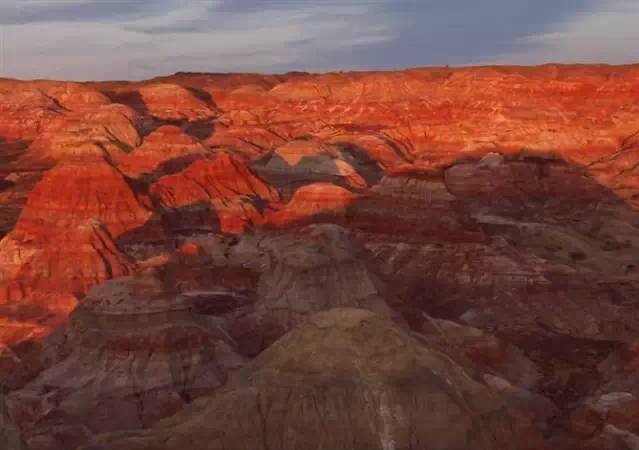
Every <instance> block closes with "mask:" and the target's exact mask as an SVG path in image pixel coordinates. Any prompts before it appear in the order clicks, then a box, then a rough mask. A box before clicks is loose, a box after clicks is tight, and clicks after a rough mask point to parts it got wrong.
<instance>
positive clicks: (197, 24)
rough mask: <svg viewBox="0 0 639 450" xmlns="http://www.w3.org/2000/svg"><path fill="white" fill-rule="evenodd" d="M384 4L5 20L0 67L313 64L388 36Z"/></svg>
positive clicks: (104, 72)
mask: <svg viewBox="0 0 639 450" xmlns="http://www.w3.org/2000/svg"><path fill="white" fill-rule="evenodd" d="M383 3H384V2H373V3H372V4H368V3H366V2H364V3H357V4H349V3H348V2H345V3H339V4H338V3H332V2H325V3H322V2H317V4H316V3H311V2H301V3H298V4H295V5H294V6H290V7H288V8H283V7H282V4H277V5H275V6H274V7H273V8H271V9H268V8H267V9H262V10H259V9H257V8H254V9H247V10H245V11H243V12H232V11H224V10H221V11H216V8H219V7H220V6H221V5H222V2H221V1H216V0H198V1H187V0H184V1H180V2H177V1H176V2H173V5H172V8H169V9H167V10H164V11H161V12H154V13H153V14H148V15H145V16H143V17H137V18H134V19H130V20H120V21H110V20H102V19H98V18H95V19H93V20H86V21H76V22H75V23H74V24H73V26H64V23H61V22H58V21H43V22H39V21H35V22H33V23H28V24H19V25H18V24H13V25H7V26H4V27H3V30H2V31H3V34H4V39H5V41H7V42H10V43H11V45H8V46H5V51H4V62H3V66H2V67H0V70H1V71H2V72H3V73H5V72H6V73H9V74H11V75H13V76H18V77H33V76H36V77H39V76H46V77H53V78H65V79H81V80H83V79H106V78H127V79H131V78H144V77H151V76H155V75H158V74H162V73H166V72H174V71H178V70H191V71H224V72H226V71H274V70H278V69H280V68H282V67H298V68H312V66H313V64H314V58H315V57H316V56H318V55H321V56H322V57H330V56H331V55H332V54H336V53H339V52H340V51H342V50H344V49H346V50H350V49H352V48H354V47H358V46H364V45H374V44H375V43H379V42H383V41H386V40H390V39H393V38H394V34H393V29H394V28H395V27H394V26H393V25H392V23H390V21H389V20H387V19H386V18H384V17H383V15H380V14H375V10H376V8H378V7H379V5H381V4H383ZM369 13H373V14H370V15H369Z"/></svg>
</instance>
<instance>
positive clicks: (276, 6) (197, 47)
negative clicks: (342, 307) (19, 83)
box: [0, 0, 639, 80]
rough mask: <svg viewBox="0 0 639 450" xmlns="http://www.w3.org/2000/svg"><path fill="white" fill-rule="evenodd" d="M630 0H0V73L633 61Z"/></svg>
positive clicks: (637, 15)
mask: <svg viewBox="0 0 639 450" xmlns="http://www.w3.org/2000/svg"><path fill="white" fill-rule="evenodd" d="M637 24H639V0H534V1H533V0H530V1H524V0H340V1H338V0H314V1H311V0H297V1H293V0H0V76H9V77H18V78H58V79H77V80H88V79H93V80H95V79H142V78H148V77H152V76H155V75H160V74H168V73H172V72H176V71H203V72H236V71H247V72H282V71H287V70H308V71H328V70H361V69H390V68H401V67H414V66H427V65H447V64H448V65H470V64H510V63H512V64H540V63H545V62H605V63H628V62H639V45H637V42H639V25H637Z"/></svg>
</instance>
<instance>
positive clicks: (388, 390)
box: [101, 309, 541, 450]
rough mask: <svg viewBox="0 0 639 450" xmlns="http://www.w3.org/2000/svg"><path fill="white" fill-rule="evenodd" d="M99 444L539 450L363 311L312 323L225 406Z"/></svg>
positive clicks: (485, 395)
mask: <svg viewBox="0 0 639 450" xmlns="http://www.w3.org/2000/svg"><path fill="white" fill-rule="evenodd" d="M408 398H410V399H411V400H410V401H407V400H406V399H408ZM426 405H429V406H426ZM211 418H215V420H211ZM329 430H330V432H329ZM101 443H102V444H101V445H103V446H104V447H105V448H109V449H112V450H117V449H125V448H126V449H127V450H133V449H167V450H168V449H173V448H175V449H177V448H184V447H185V446H191V447H196V448H201V449H222V448H226V449H235V448H244V447H246V446H247V445H248V446H249V447H250V448H278V449H281V450H286V449H299V448H306V449H314V448H340V449H342V448H343V449H353V450H355V449H361V448H366V449H390V448H411V447H413V448H426V447H429V446H432V445H436V446H437V448H441V449H449V448H450V449H453V448H469V449H491V450H492V449H494V448H496V447H497V448H502V447H504V448H505V447H509V448H522V449H524V448H526V449H530V448H539V447H541V442H540V438H539V436H538V435H537V434H536V433H535V432H534V431H533V430H532V429H531V428H530V426H529V425H528V424H527V423H526V421H525V420H522V419H520V418H518V417H517V415H516V414H513V412H512V411H509V410H508V409H507V408H506V409H504V408H503V405H501V404H500V400H499V397H497V396H495V395H494V394H492V393H491V392H490V391H489V390H488V389H487V388H486V387H484V386H482V385H480V384H478V383H476V382H474V381H472V380H471V379H470V378H469V377H468V375H466V374H465V373H464V372H463V370H461V369H460V368H459V367H458V366H456V365H455V364H453V363H451V362H450V361H449V360H447V359H445V358H442V357H441V356H440V355H438V354H437V353H436V352H433V351H431V350H429V349H428V348H426V347H424V346H422V345H421V344H420V343H419V342H418V341H417V340H415V339H414V338H413V337H411V336H410V335H408V334H406V333H405V332H404V331H402V330H401V329H399V328H398V327H397V326H395V325H393V324H391V323H390V322H388V321H387V320H385V319H383V318H380V317H379V316H376V315H375V314H373V313H371V312H368V311H362V310H357V309H334V310H331V311H328V312H324V313H320V314H318V315H316V316H313V318H312V319H311V320H310V321H309V323H308V324H306V325H304V326H302V327H300V328H297V329H296V330H294V331H292V332H291V333H290V334H288V335H286V336H284V337H283V338H282V339H280V340H279V341H277V342H276V343H275V344H273V345H272V346H271V347H270V348H269V349H268V350H266V351H265V352H264V353H262V354H261V355H260V356H259V357H258V358H256V360H255V361H254V363H252V364H251V366H250V367H247V368H246V369H244V370H243V371H241V372H240V373H239V374H238V376H237V377H236V378H235V379H234V380H233V381H232V382H230V383H229V384H228V385H227V386H225V387H224V388H223V389H222V390H221V391H220V392H219V393H217V394H216V395H215V396H213V397H206V398H202V399H201V400H199V401H197V402H196V403H195V404H194V405H192V406H191V407H188V408H186V409H185V410H184V411H182V412H181V413H179V414H177V415H176V416H174V417H172V418H171V419H168V420H166V421H163V422H161V423H160V424H158V425H157V426H156V427H154V428H153V429H151V430H149V431H147V432H143V433H136V434H134V435H129V436H126V435H122V434H119V435H118V434H114V435H110V436H106V437H103V438H102V439H101Z"/></svg>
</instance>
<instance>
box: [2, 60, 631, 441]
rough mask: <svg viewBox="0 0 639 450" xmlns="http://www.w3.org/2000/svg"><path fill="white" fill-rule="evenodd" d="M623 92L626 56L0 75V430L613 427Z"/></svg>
mask: <svg viewBox="0 0 639 450" xmlns="http://www.w3.org/2000/svg"><path fill="white" fill-rule="evenodd" d="M638 99H639V67H637V66H561V65H546V66H538V67H517V68H509V67H482V68H464V69H448V68H439V69H414V70H406V71H401V72H362V73H331V74H324V75H312V74H306V73H288V74H285V75H252V74H238V75H207V74H195V73H191V74H190V73H179V74H176V75H173V76H169V77H161V78H156V79H153V80H149V81H144V82H100V83H85V84H79V83H67V82H50V81H34V82H22V81H12V80H2V81H0V160H1V165H0V233H1V240H0V344H1V350H0V381H1V383H2V386H3V388H4V389H5V392H6V394H7V395H6V396H4V397H3V403H0V406H2V409H0V413H1V415H0V418H1V419H2V421H1V422H0V438H2V439H4V437H7V438H6V439H5V440H7V442H11V444H10V445H11V446H10V447H9V448H11V449H13V448H16V449H18V448H30V449H31V450H39V449H42V450H45V449H46V450H57V449H68V448H83V449H88V448H105V449H109V450H111V449H134V448H135V449H137V448H140V449H181V448H184V447H186V446H188V445H191V446H192V447H193V448H198V449H199V448H202V449H204V448H206V449H209V448H210V449H223V448H225V449H235V448H238V449H239V448H245V447H246V446H249V447H251V448H271V449H273V448H278V449H283V450H284V449H298V448H310V449H313V448H318V449H319V448H353V449H360V448H366V449H369V448H380V449H384V450H386V449H400V448H417V449H419V448H432V447H428V446H427V445H426V444H425V442H427V441H428V442H434V443H433V445H436V446H437V448H441V449H456V448H471V449H486V450H488V449H494V448H506V446H512V445H515V447H514V448H521V449H522V450H523V449H529V448H538V449H542V448H553V449H562V450H563V449H565V450H569V449H570V450H572V449H577V448H579V449H592V450H595V449H601V448H608V447H606V446H611V445H612V446H613V447H612V448H624V447H622V446H623V445H626V446H627V448H632V447H631V446H630V445H631V444H632V442H633V439H635V438H636V437H637V435H639V422H637V420H636V417H637V416H639V401H638V400H637V398H639V397H637V396H639V372H638V371H637V370H638V364H637V344H636V339H637V335H638V332H639V313H638V311H637V308H638V304H637V302H636V298H637V294H638V290H639V275H638V272H637V264H639V261H637V250H636V249H637V248H638V246H639V212H638V211H637V209H638V208H639V183H638V181H637V180H639V102H638ZM196 399H197V401H196ZM161 419H167V420H166V421H162V422H159V421H160V420H161ZM211 424H213V425H211ZM345 424H348V426H346V425H345ZM451 424H454V426H453V425H451ZM124 431H127V433H122V432H124ZM638 439H639V438H638ZM526 443H532V444H531V445H532V447H531V446H530V445H529V446H528V447H527V446H525V444H526ZM629 443H630V444H629ZM429 445H430V444H429ZM518 445H519V447H517V446H518Z"/></svg>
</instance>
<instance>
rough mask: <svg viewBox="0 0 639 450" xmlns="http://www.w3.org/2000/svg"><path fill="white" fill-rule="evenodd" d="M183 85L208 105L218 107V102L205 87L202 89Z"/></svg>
mask: <svg viewBox="0 0 639 450" xmlns="http://www.w3.org/2000/svg"><path fill="white" fill-rule="evenodd" d="M183 87H184V88H185V89H186V90H188V91H189V92H190V93H191V94H193V96H195V97H196V98H197V99H199V100H202V101H203V102H204V103H205V104H206V106H208V107H209V108H211V109H212V110H216V109H218V108H217V104H216V103H215V101H214V100H213V97H212V96H211V94H209V93H208V92H207V91H205V90H204V89H200V88H196V87H188V86H183Z"/></svg>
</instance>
